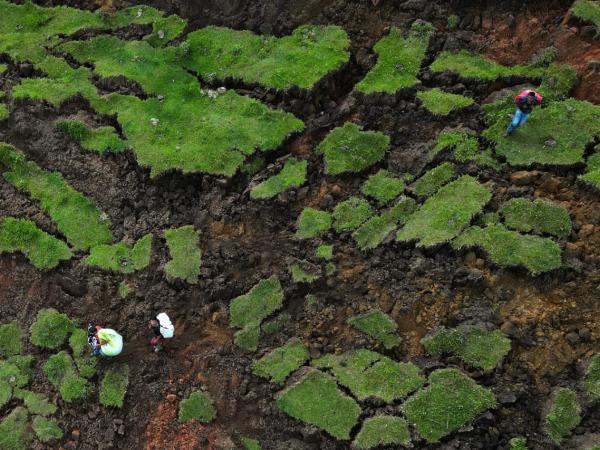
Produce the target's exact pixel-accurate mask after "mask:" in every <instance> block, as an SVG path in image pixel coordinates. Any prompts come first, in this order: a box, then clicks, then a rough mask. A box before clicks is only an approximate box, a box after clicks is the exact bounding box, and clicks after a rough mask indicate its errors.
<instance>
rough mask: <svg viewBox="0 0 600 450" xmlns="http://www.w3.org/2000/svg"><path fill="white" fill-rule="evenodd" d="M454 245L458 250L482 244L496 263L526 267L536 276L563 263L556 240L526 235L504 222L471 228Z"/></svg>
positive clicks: (505, 265)
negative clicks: (505, 224) (503, 223)
mask: <svg viewBox="0 0 600 450" xmlns="http://www.w3.org/2000/svg"><path fill="white" fill-rule="evenodd" d="M452 245H453V247H455V248H457V249H461V248H464V247H480V248H482V249H483V250H484V251H485V252H486V253H487V255H488V257H489V258H490V259H491V260H492V262H494V263H495V264H497V265H499V266H502V267H516V266H523V267H525V268H527V270H529V271H530V272H531V273H532V274H534V275H535V274H539V273H542V272H548V271H550V270H554V269H557V268H559V267H560V266H561V264H562V261H561V251H560V247H559V246H558V244H557V243H556V242H554V241H553V240H551V239H546V238H542V237H539V236H524V235H522V234H520V233H517V232H516V231H511V230H508V229H506V228H505V227H504V226H503V225H501V224H493V225H488V226H486V227H485V228H481V227H478V226H474V227H471V228H468V229H467V230H466V231H465V232H464V233H463V234H462V235H460V236H459V237H458V238H457V239H456V240H455V241H454V242H453V243H452Z"/></svg>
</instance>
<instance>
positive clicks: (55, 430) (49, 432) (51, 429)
mask: <svg viewBox="0 0 600 450" xmlns="http://www.w3.org/2000/svg"><path fill="white" fill-rule="evenodd" d="M32 425H33V431H35V435H36V436H37V438H38V439H39V440H40V441H41V442H44V443H46V442H52V441H56V440H58V439H60V438H62V436H63V431H62V430H61V429H60V427H59V426H58V424H57V423H56V422H55V421H54V420H50V419H47V418H45V417H41V416H35V417H34V418H33V423H32Z"/></svg>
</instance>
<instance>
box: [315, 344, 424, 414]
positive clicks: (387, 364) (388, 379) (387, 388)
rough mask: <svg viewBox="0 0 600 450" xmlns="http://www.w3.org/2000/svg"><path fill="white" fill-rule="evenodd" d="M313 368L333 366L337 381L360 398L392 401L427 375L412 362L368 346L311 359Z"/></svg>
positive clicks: (405, 393)
mask: <svg viewBox="0 0 600 450" xmlns="http://www.w3.org/2000/svg"><path fill="white" fill-rule="evenodd" d="M312 365H313V366H314V367H317V368H320V369H330V370H331V371H332V373H333V375H334V376H335V378H336V379H337V380H338V382H339V383H340V384H342V385H344V386H346V387H347V388H348V389H350V391H352V394H354V396H355V397H356V398H357V399H358V400H366V399H367V398H370V397H374V398H378V399H381V400H383V401H384V402H386V403H391V402H393V401H394V400H399V399H402V398H404V397H406V396H407V395H408V394H410V393H411V392H413V391H416V390H417V389H418V388H420V387H421V386H422V385H423V384H424V382H425V378H424V377H422V376H421V375H420V374H419V368H418V367H417V366H415V365H414V364H412V363H399V362H396V361H394V360H392V359H390V358H388V357H387V356H383V355H380V354H379V353H376V352H372V351H370V350H366V349H359V350H352V351H349V352H346V353H343V354H341V355H339V356H336V355H325V356H323V357H322V358H319V359H317V360H314V361H313V362H312Z"/></svg>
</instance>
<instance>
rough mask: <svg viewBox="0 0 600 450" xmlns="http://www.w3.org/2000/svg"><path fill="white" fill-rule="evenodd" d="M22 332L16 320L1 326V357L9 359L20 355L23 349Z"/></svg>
mask: <svg viewBox="0 0 600 450" xmlns="http://www.w3.org/2000/svg"><path fill="white" fill-rule="evenodd" d="M22 334H23V332H22V330H21V326H20V325H19V323H18V322H17V321H16V320H15V321H12V322H9V323H4V324H2V325H0V356H1V357H3V358H8V357H9V356H13V355H18V354H19V353H21V350H22V349H23V341H22Z"/></svg>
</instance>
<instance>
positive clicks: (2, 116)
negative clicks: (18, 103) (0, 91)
mask: <svg viewBox="0 0 600 450" xmlns="http://www.w3.org/2000/svg"><path fill="white" fill-rule="evenodd" d="M0 98H2V97H1V96H0ZM9 117H10V111H9V110H8V108H7V106H6V105H5V104H4V103H0V121H2V120H6V119H8V118H9Z"/></svg>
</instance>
